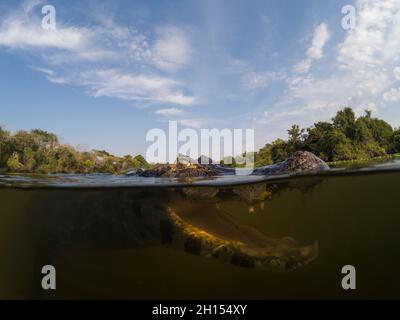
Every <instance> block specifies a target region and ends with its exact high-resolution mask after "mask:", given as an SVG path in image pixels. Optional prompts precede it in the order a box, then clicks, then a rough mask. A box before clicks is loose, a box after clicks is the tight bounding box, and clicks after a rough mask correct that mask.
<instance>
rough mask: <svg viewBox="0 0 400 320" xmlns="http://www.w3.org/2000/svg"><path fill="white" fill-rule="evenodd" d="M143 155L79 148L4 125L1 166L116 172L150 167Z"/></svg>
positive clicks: (43, 133)
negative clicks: (7, 127)
mask: <svg viewBox="0 0 400 320" xmlns="http://www.w3.org/2000/svg"><path fill="white" fill-rule="evenodd" d="M147 166H148V163H147V162H146V160H145V159H144V158H143V156H141V155H138V156H136V157H132V156H130V155H127V156H124V157H117V156H114V155H112V154H110V153H108V152H107V151H104V150H91V151H78V150H76V149H75V148H74V147H72V146H70V145H65V144H61V143H60V141H59V139H58V137H57V136H56V135H55V134H53V133H49V132H47V131H43V130H39V129H35V130H31V131H29V132H28V131H18V132H16V133H15V134H11V133H10V132H8V131H6V130H4V129H3V128H1V127H0V168H1V169H2V170H3V171H9V172H26V173H36V172H37V173H112V174H119V173H123V172H126V171H128V170H130V169H134V168H143V167H147Z"/></svg>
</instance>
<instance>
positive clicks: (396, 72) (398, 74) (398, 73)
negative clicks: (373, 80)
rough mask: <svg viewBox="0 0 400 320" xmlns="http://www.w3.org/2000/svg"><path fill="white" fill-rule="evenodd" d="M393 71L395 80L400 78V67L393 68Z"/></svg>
mask: <svg viewBox="0 0 400 320" xmlns="http://www.w3.org/2000/svg"><path fill="white" fill-rule="evenodd" d="M393 73H394V77H395V78H396V80H400V67H396V68H394V70H393Z"/></svg>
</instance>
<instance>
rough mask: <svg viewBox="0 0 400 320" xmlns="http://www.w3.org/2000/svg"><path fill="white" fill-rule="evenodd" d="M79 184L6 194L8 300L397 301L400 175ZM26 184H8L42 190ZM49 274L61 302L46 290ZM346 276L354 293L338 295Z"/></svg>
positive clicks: (0, 272)
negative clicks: (352, 277)
mask: <svg viewBox="0 0 400 320" xmlns="http://www.w3.org/2000/svg"><path fill="white" fill-rule="evenodd" d="M77 178H78V177H68V176H67V177H63V183H67V185H65V184H64V186H68V188H54V187H52V188H22V189H19V188H11V187H4V188H1V189H0V201H1V204H2V205H1V213H0V297H2V298H16V297H19V298H360V297H364V298H399V294H398V290H397V288H398V286H399V285H400V276H398V275H397V269H398V267H399V266H400V259H399V249H398V247H399V244H400V233H399V222H400V217H399V216H400V215H399V213H400V212H399V210H398V209H397V193H398V192H397V190H398V188H397V186H398V181H399V178H400V172H398V171H384V170H383V171H378V172H362V173H358V174H356V175H353V174H332V175H320V176H306V177H281V178H280V179H275V180H271V181H269V180H266V181H260V180H257V179H259V178H258V177H257V179H256V178H254V180H251V181H246V184H237V183H225V182H226V181H224V182H223V183H222V184H221V185H220V186H216V185H215V183H214V185H213V184H212V183H211V184H210V183H209V184H207V185H204V184H203V185H198V183H197V182H195V183H191V184H190V183H186V184H180V185H178V184H177V183H176V182H175V185H172V182H171V181H170V183H171V184H167V185H166V186H164V185H163V186H160V185H158V186H157V185H156V186H154V185H153V186H142V187H139V186H138V185H134V186H132V187H127V186H125V187H124V186H122V185H121V183H120V182H119V184H116V185H113V186H112V187H108V188H107V187H105V186H103V187H101V188H93V187H92V188H89V187H88V186H86V187H85V188H84V187H83V186H82V185H81V186H77V185H74V184H73V183H76V181H77V180H76V179H77ZM7 179H8V180H7ZM18 179H19V180H18ZM18 179H15V178H13V177H10V176H7V177H6V178H4V177H3V178H2V183H3V185H5V184H7V185H10V184H14V185H15V181H16V180H18V186H22V187H27V186H29V185H30V184H31V181H32V179H33V178H32V177H28V178H26V177H18ZM24 179H25V180H24ZM29 179H30V180H29ZM48 179H50V180H51V179H54V178H53V177H48ZM65 179H66V180H68V179H72V182H71V180H70V181H68V182H65ZM74 179H75V180H74ZM85 179H87V178H85ZM93 179H95V178H93ZM97 179H98V178H97ZM108 179H109V178H108ZM113 179H119V180H120V179H123V178H113ZM249 179H253V178H249ZM217 180H218V179H217ZM5 181H6V182H5ZM27 181H28V182H27ZM43 181H44V180H41V186H44V185H45V183H44V182H43ZM54 181H55V180H53V182H52V183H54ZM236 182H237V181H236ZM71 183H72V185H71ZM49 185H51V183H50V184H49ZM45 264H52V265H54V266H55V267H56V270H57V289H56V290H55V291H51V292H49V291H43V290H42V289H41V287H40V282H41V276H42V275H41V273H40V269H41V267H42V266H43V265H45ZM346 264H352V265H354V266H355V267H356V270H357V281H358V282H357V288H358V289H357V290H356V291H351V292H349V291H344V290H343V289H341V285H340V282H341V277H342V275H341V273H340V271H341V268H342V266H344V265H346Z"/></svg>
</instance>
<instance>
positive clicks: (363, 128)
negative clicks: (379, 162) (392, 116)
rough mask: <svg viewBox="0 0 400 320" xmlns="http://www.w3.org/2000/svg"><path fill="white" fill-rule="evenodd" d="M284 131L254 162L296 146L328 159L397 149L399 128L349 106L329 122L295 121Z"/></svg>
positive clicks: (279, 157)
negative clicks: (303, 123)
mask: <svg viewBox="0 0 400 320" xmlns="http://www.w3.org/2000/svg"><path fill="white" fill-rule="evenodd" d="M287 132H288V139H287V140H283V139H277V140H275V141H273V142H272V143H268V144H266V145H265V146H264V147H263V148H261V149H260V150H259V151H258V152H257V153H255V165H256V166H262V165H267V164H271V163H275V162H279V161H282V160H284V159H286V158H287V157H289V156H290V155H291V154H292V153H293V152H295V151H299V150H304V151H310V152H312V153H314V154H315V155H317V156H318V157H320V158H321V159H323V160H325V161H328V162H331V161H344V160H364V159H371V158H375V157H381V156H386V155H390V154H394V153H398V152H400V129H399V128H398V129H394V128H392V126H391V125H390V124H388V123H387V122H386V121H384V120H381V119H378V118H373V117H372V114H371V111H369V110H366V111H365V114H364V115H363V116H360V117H358V118H357V117H356V116H355V114H354V111H353V110H352V108H349V107H348V108H344V109H343V110H340V111H338V112H337V113H336V115H335V116H334V117H333V118H332V119H331V121H330V122H323V121H321V122H317V123H314V125H313V126H312V127H310V128H307V129H301V128H300V127H299V126H298V125H296V124H295V125H292V127H291V128H290V129H289V130H287Z"/></svg>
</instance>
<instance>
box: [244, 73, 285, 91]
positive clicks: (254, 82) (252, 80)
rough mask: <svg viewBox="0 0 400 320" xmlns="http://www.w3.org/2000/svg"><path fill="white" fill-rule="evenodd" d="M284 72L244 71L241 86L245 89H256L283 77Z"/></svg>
mask: <svg viewBox="0 0 400 320" xmlns="http://www.w3.org/2000/svg"><path fill="white" fill-rule="evenodd" d="M285 77H286V74H285V73H284V72H254V71H251V72H244V75H243V76H242V83H243V87H244V88H245V89H247V90H257V89H261V88H265V87H267V86H268V85H269V84H270V83H272V82H274V81H279V80H283V79H285Z"/></svg>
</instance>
